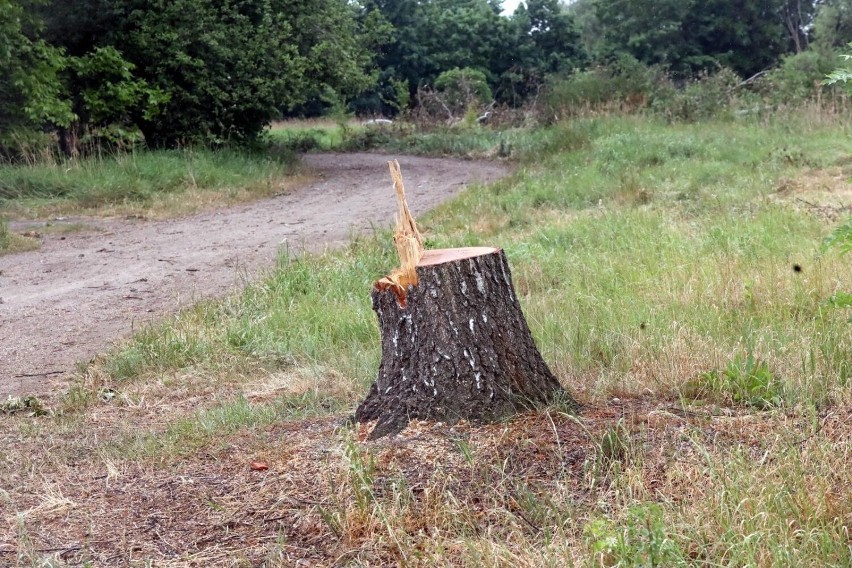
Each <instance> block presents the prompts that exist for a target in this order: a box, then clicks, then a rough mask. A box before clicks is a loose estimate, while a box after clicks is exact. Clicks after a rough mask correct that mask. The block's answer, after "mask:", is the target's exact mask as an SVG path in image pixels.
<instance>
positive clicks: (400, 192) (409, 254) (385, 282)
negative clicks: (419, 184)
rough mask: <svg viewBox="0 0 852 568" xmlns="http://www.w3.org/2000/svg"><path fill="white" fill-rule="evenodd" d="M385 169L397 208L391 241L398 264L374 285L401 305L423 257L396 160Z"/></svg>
mask: <svg viewBox="0 0 852 568" xmlns="http://www.w3.org/2000/svg"><path fill="white" fill-rule="evenodd" d="M388 168H389V169H390V174H391V179H392V180H393V188H394V191H395V192H396V201H397V206H398V208H399V210H398V212H397V216H396V227H395V229H394V234H393V242H394V245H395V246H396V252H397V254H398V255H399V262H400V266H399V268H397V269H396V270H394V271H392V272H391V273H390V274H388V275H387V276H385V277H384V278H382V279H380V280H379V281H378V282H376V287H377V288H378V289H380V290H387V289H390V290H392V291H393V293H394V294H396V297H397V299H398V300H399V302H400V304H402V305H405V294H406V291H407V290H408V286H409V285H411V286H416V285H417V270H416V268H417V264H418V263H419V262H420V259H421V258H423V252H424V249H423V237H422V236H421V235H420V231H418V230H417V223H416V222H415V221H414V216H413V215H412V214H411V211H410V210H409V209H408V203H407V202H406V200H405V185H404V184H403V182H402V172H401V170H400V168H399V162H397V161H396V160H394V161H392V162H388Z"/></svg>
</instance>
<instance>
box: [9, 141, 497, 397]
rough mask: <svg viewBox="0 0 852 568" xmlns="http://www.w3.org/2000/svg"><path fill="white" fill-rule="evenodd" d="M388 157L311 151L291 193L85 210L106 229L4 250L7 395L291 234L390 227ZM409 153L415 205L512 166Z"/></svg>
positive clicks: (236, 273)
mask: <svg viewBox="0 0 852 568" xmlns="http://www.w3.org/2000/svg"><path fill="white" fill-rule="evenodd" d="M388 159H389V158H388V156H381V155H376V154H314V155H309V156H306V158H305V162H306V164H307V165H308V166H309V167H310V168H311V169H312V170H313V171H314V172H315V173H316V179H317V180H318V181H316V182H314V183H310V184H308V185H306V186H304V187H301V188H298V189H296V190H294V191H292V192H289V193H288V194H286V195H282V196H279V197H274V198H271V199H267V200H263V201H258V202H255V203H251V204H248V205H242V206H238V207H234V208H229V209H223V210H216V211H210V212H205V213H202V214H197V215H193V216H190V217H186V218H182V219H172V220H168V221H155V222H152V221H132V220H86V224H88V225H93V226H96V227H98V228H99V229H100V231H92V232H84V233H70V234H66V235H58V234H47V235H45V237H44V238H43V242H42V246H41V248H40V249H39V250H37V251H32V252H26V253H21V254H15V255H7V256H4V257H0V399H5V397H6V396H7V395H10V394H12V395H15V394H24V393H26V394H46V393H47V392H49V391H50V390H52V389H55V388H58V387H61V386H62V385H63V384H64V383H65V382H66V381H67V379H68V378H69V376H70V372H71V371H73V369H74V364H75V362H77V361H85V360H88V359H90V358H91V357H92V356H93V355H95V354H96V353H98V352H101V351H103V350H105V349H106V348H108V347H109V346H110V345H111V344H112V343H113V342H114V341H115V340H116V339H119V338H122V337H126V336H127V335H129V334H130V333H131V332H132V330H133V329H134V327H138V326H139V325H141V324H144V323H147V322H150V321H153V320H156V319H157V318H160V317H162V316H164V315H166V314H169V313H173V312H175V311H176V310H178V309H179V308H181V307H182V306H186V305H188V304H191V303H192V302H194V301H196V300H198V299H201V298H206V297H211V296H222V295H224V294H226V293H227V292H229V291H230V290H232V289H234V287H235V286H239V285H240V282H242V281H244V279H245V278H246V277H249V278H251V276H252V275H253V274H255V273H256V272H257V271H258V270H259V269H263V268H264V267H269V266H271V264H272V261H273V260H274V258H275V256H276V255H277V254H278V251H279V248H280V247H281V246H282V242H285V239H286V243H287V244H288V246H289V247H290V249H291V250H300V249H307V250H312V251H316V250H320V249H322V248H324V247H327V246H334V245H339V244H342V243H344V242H346V240H347V239H348V238H349V237H350V235H351V234H352V231H353V230H354V231H364V230H369V229H370V227H372V226H376V225H378V226H387V225H389V224H390V223H391V222H392V219H393V215H394V212H395V208H396V204H395V202H394V200H393V197H392V196H393V194H392V190H391V186H390V178H389V175H388V172H387V167H386V165H385V164H386V162H387V160H388ZM400 163H401V165H402V170H403V175H404V176H405V180H406V190H407V195H408V200H409V202H410V204H411V206H412V210H413V211H414V213H415V214H418V213H422V212H424V211H426V210H428V209H430V208H432V207H434V206H435V205H437V204H438V203H440V202H441V201H444V200H446V199H448V198H450V197H452V196H454V195H456V194H457V193H458V192H459V191H461V189H462V188H463V187H464V186H465V185H466V184H468V183H471V182H474V181H479V182H489V181H493V180H495V179H497V178H499V177H501V176H503V175H505V174H506V172H507V170H506V168H505V167H504V166H502V165H500V164H496V163H489V162H470V161H460V160H451V159H434V158H418V157H404V158H402V159H400ZM365 293H366V292H365Z"/></svg>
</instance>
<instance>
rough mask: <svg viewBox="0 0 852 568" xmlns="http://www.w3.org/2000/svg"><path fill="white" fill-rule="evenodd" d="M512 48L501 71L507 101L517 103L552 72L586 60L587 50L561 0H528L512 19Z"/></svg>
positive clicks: (572, 67) (570, 68)
mask: <svg viewBox="0 0 852 568" xmlns="http://www.w3.org/2000/svg"><path fill="white" fill-rule="evenodd" d="M510 26H511V30H512V34H513V35H512V42H511V45H513V50H512V51H509V52H507V56H508V57H509V58H510V62H509V65H508V68H507V69H506V70H505V71H503V72H502V73H501V75H500V81H499V87H498V91H499V94H500V98H501V99H502V100H504V101H511V102H513V103H518V102H520V101H522V100H524V99H526V98H527V97H528V96H529V95H530V94H531V93H532V92H533V91H534V89H535V88H536V87H537V86H539V85H541V84H543V82H544V80H545V77H546V76H547V75H550V74H553V73H568V72H571V71H573V70H575V69H577V68H579V67H581V66H583V65H584V64H585V63H586V60H587V51H586V50H585V49H584V47H583V46H582V40H581V37H580V32H579V29H578V27H577V25H576V24H575V21H574V16H573V14H572V13H570V12H568V11H566V10H565V9H564V8H563V7H562V5H561V4H560V3H559V2H558V0H527V2H526V3H525V4H520V5H519V6H518V8H517V9H516V10H515V12H514V13H513V14H512V17H511V19H510Z"/></svg>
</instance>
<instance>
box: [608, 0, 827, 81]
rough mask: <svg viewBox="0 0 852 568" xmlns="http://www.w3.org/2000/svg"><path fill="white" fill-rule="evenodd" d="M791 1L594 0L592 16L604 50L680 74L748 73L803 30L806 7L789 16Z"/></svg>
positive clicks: (785, 48)
mask: <svg viewBox="0 0 852 568" xmlns="http://www.w3.org/2000/svg"><path fill="white" fill-rule="evenodd" d="M793 1H794V0H597V4H596V8H597V9H596V15H597V18H598V20H599V22H600V24H601V26H602V27H603V30H604V36H605V50H606V51H607V52H608V53H618V52H627V53H630V54H632V55H633V56H635V57H636V58H637V59H639V60H640V61H642V62H644V63H647V64H649V65H653V64H663V65H667V66H669V67H670V68H671V70H672V71H673V72H674V73H675V74H679V75H682V76H688V75H691V74H693V73H695V72H697V71H700V70H702V69H712V68H715V67H718V66H724V67H730V68H731V69H733V70H734V71H736V72H738V73H739V74H741V75H752V74H754V73H756V72H758V71H761V70H764V69H767V68H769V67H770V66H772V65H773V64H774V63H776V62H777V61H778V60H779V58H780V57H781V55H782V54H784V53H788V52H790V51H791V49H792V45H793V43H795V42H794V41H793V39H791V34H795V35H796V37H799V35H801V34H803V33H804V27H806V26H807V25H808V22H809V18H810V16H808V15H807V14H810V13H811V12H808V13H807V14H805V13H802V16H801V18H799V17H798V14H799V12H796V14H797V16H796V18H794V19H793V20H794V21H793V20H791V16H790V12H791V10H792V8H791V4H790V3H791V2H793ZM803 6H805V7H807V6H812V5H810V4H807V5H806V4H803ZM808 10H810V8H808ZM785 18H786V19H785Z"/></svg>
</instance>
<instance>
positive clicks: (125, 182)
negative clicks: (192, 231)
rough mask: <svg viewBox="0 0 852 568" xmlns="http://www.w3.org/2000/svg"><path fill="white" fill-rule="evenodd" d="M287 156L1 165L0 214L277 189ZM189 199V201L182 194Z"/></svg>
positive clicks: (198, 153)
mask: <svg viewBox="0 0 852 568" xmlns="http://www.w3.org/2000/svg"><path fill="white" fill-rule="evenodd" d="M293 163H294V162H293V158H292V155H291V154H284V155H282V156H281V157H276V156H274V155H272V154H266V153H262V152H249V151H241V150H228V149H219V150H207V149H192V150H157V151H141V150H140V151H131V152H127V153H115V154H110V155H104V156H92V157H88V158H81V159H79V160H63V161H57V162H52V163H48V162H40V163H36V164H33V165H10V164H5V165H0V211H2V210H4V209H5V210H7V211H12V212H16V213H21V212H24V213H27V214H36V215H38V214H40V213H44V212H53V211H58V210H64V211H80V210H99V209H100V210H103V209H107V210H109V209H111V208H112V209H115V208H122V207H123V208H126V209H130V210H134V209H135V210H146V209H150V208H151V207H152V206H153V205H154V204H156V203H158V202H160V203H162V202H164V201H169V200H171V204H172V205H173V206H174V207H176V208H177V210H178V212H179V210H180V206H179V202H180V201H185V202H194V201H198V200H199V199H201V200H203V199H204V198H203V197H200V198H199V197H198V196H199V195H202V196H203V195H205V194H214V193H215V194H221V195H223V196H224V197H225V198H226V199H227V198H232V199H235V198H238V197H239V195H240V194H241V193H248V194H252V193H254V194H259V195H264V194H268V193H272V192H274V191H275V190H277V189H278V188H279V186H280V184H281V182H282V180H283V178H285V176H287V175H290V174H292V171H293ZM190 194H192V195H193V197H188V195H190Z"/></svg>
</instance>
